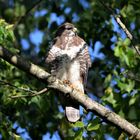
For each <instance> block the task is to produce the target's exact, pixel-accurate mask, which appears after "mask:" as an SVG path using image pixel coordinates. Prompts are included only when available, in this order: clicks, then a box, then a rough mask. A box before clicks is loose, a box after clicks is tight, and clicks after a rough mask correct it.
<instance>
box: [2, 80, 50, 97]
mask: <svg viewBox="0 0 140 140" xmlns="http://www.w3.org/2000/svg"><path fill="white" fill-rule="evenodd" d="M0 84H1V85H7V86H10V87H12V88H16V89H17V90H19V91H24V92H29V93H31V94H29V95H15V96H10V98H12V99H15V98H27V97H34V96H38V95H41V94H43V93H46V92H47V91H48V90H47V88H44V89H42V90H41V91H38V92H37V91H33V90H31V89H27V88H23V87H17V86H15V85H13V84H11V83H9V82H6V81H4V80H0Z"/></svg>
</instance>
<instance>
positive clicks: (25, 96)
mask: <svg viewBox="0 0 140 140" xmlns="http://www.w3.org/2000/svg"><path fill="white" fill-rule="evenodd" d="M46 91H48V89H47V88H44V89H42V90H41V91H39V92H34V94H30V95H16V96H10V98H12V99H15V98H28V97H34V96H38V95H41V94H44V93H45V92H46Z"/></svg>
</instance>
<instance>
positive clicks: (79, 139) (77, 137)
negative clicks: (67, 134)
mask: <svg viewBox="0 0 140 140" xmlns="http://www.w3.org/2000/svg"><path fill="white" fill-rule="evenodd" d="M82 135H83V129H80V130H78V131H77V132H76V133H75V136H74V140H83V136H82Z"/></svg>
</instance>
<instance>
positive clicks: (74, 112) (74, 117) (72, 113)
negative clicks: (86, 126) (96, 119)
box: [65, 106, 80, 123]
mask: <svg viewBox="0 0 140 140" xmlns="http://www.w3.org/2000/svg"><path fill="white" fill-rule="evenodd" d="M65 114H66V117H67V119H68V121H69V122H73V123H74V122H76V121H78V120H79V119H80V110H79V106H78V107H72V106H66V107H65Z"/></svg>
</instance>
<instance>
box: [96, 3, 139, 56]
mask: <svg viewBox="0 0 140 140" xmlns="http://www.w3.org/2000/svg"><path fill="white" fill-rule="evenodd" d="M99 3H101V4H102V5H103V6H104V7H105V9H106V10H107V11H108V12H109V13H110V14H112V15H113V17H114V18H115V20H116V22H117V23H118V25H119V26H120V27H121V28H122V30H123V31H124V32H125V34H126V36H127V37H128V38H129V39H130V40H131V45H132V47H133V48H134V49H135V50H136V52H137V54H138V55H139V56H140V51H139V49H138V47H137V46H136V44H135V42H136V41H135V38H134V37H133V35H132V34H131V33H130V31H129V30H128V29H127V28H126V26H125V25H124V23H123V22H122V21H121V19H120V17H121V16H120V15H118V14H115V12H114V10H113V9H112V8H110V7H109V6H107V5H106V4H105V3H104V2H103V1H102V0H99Z"/></svg>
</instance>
